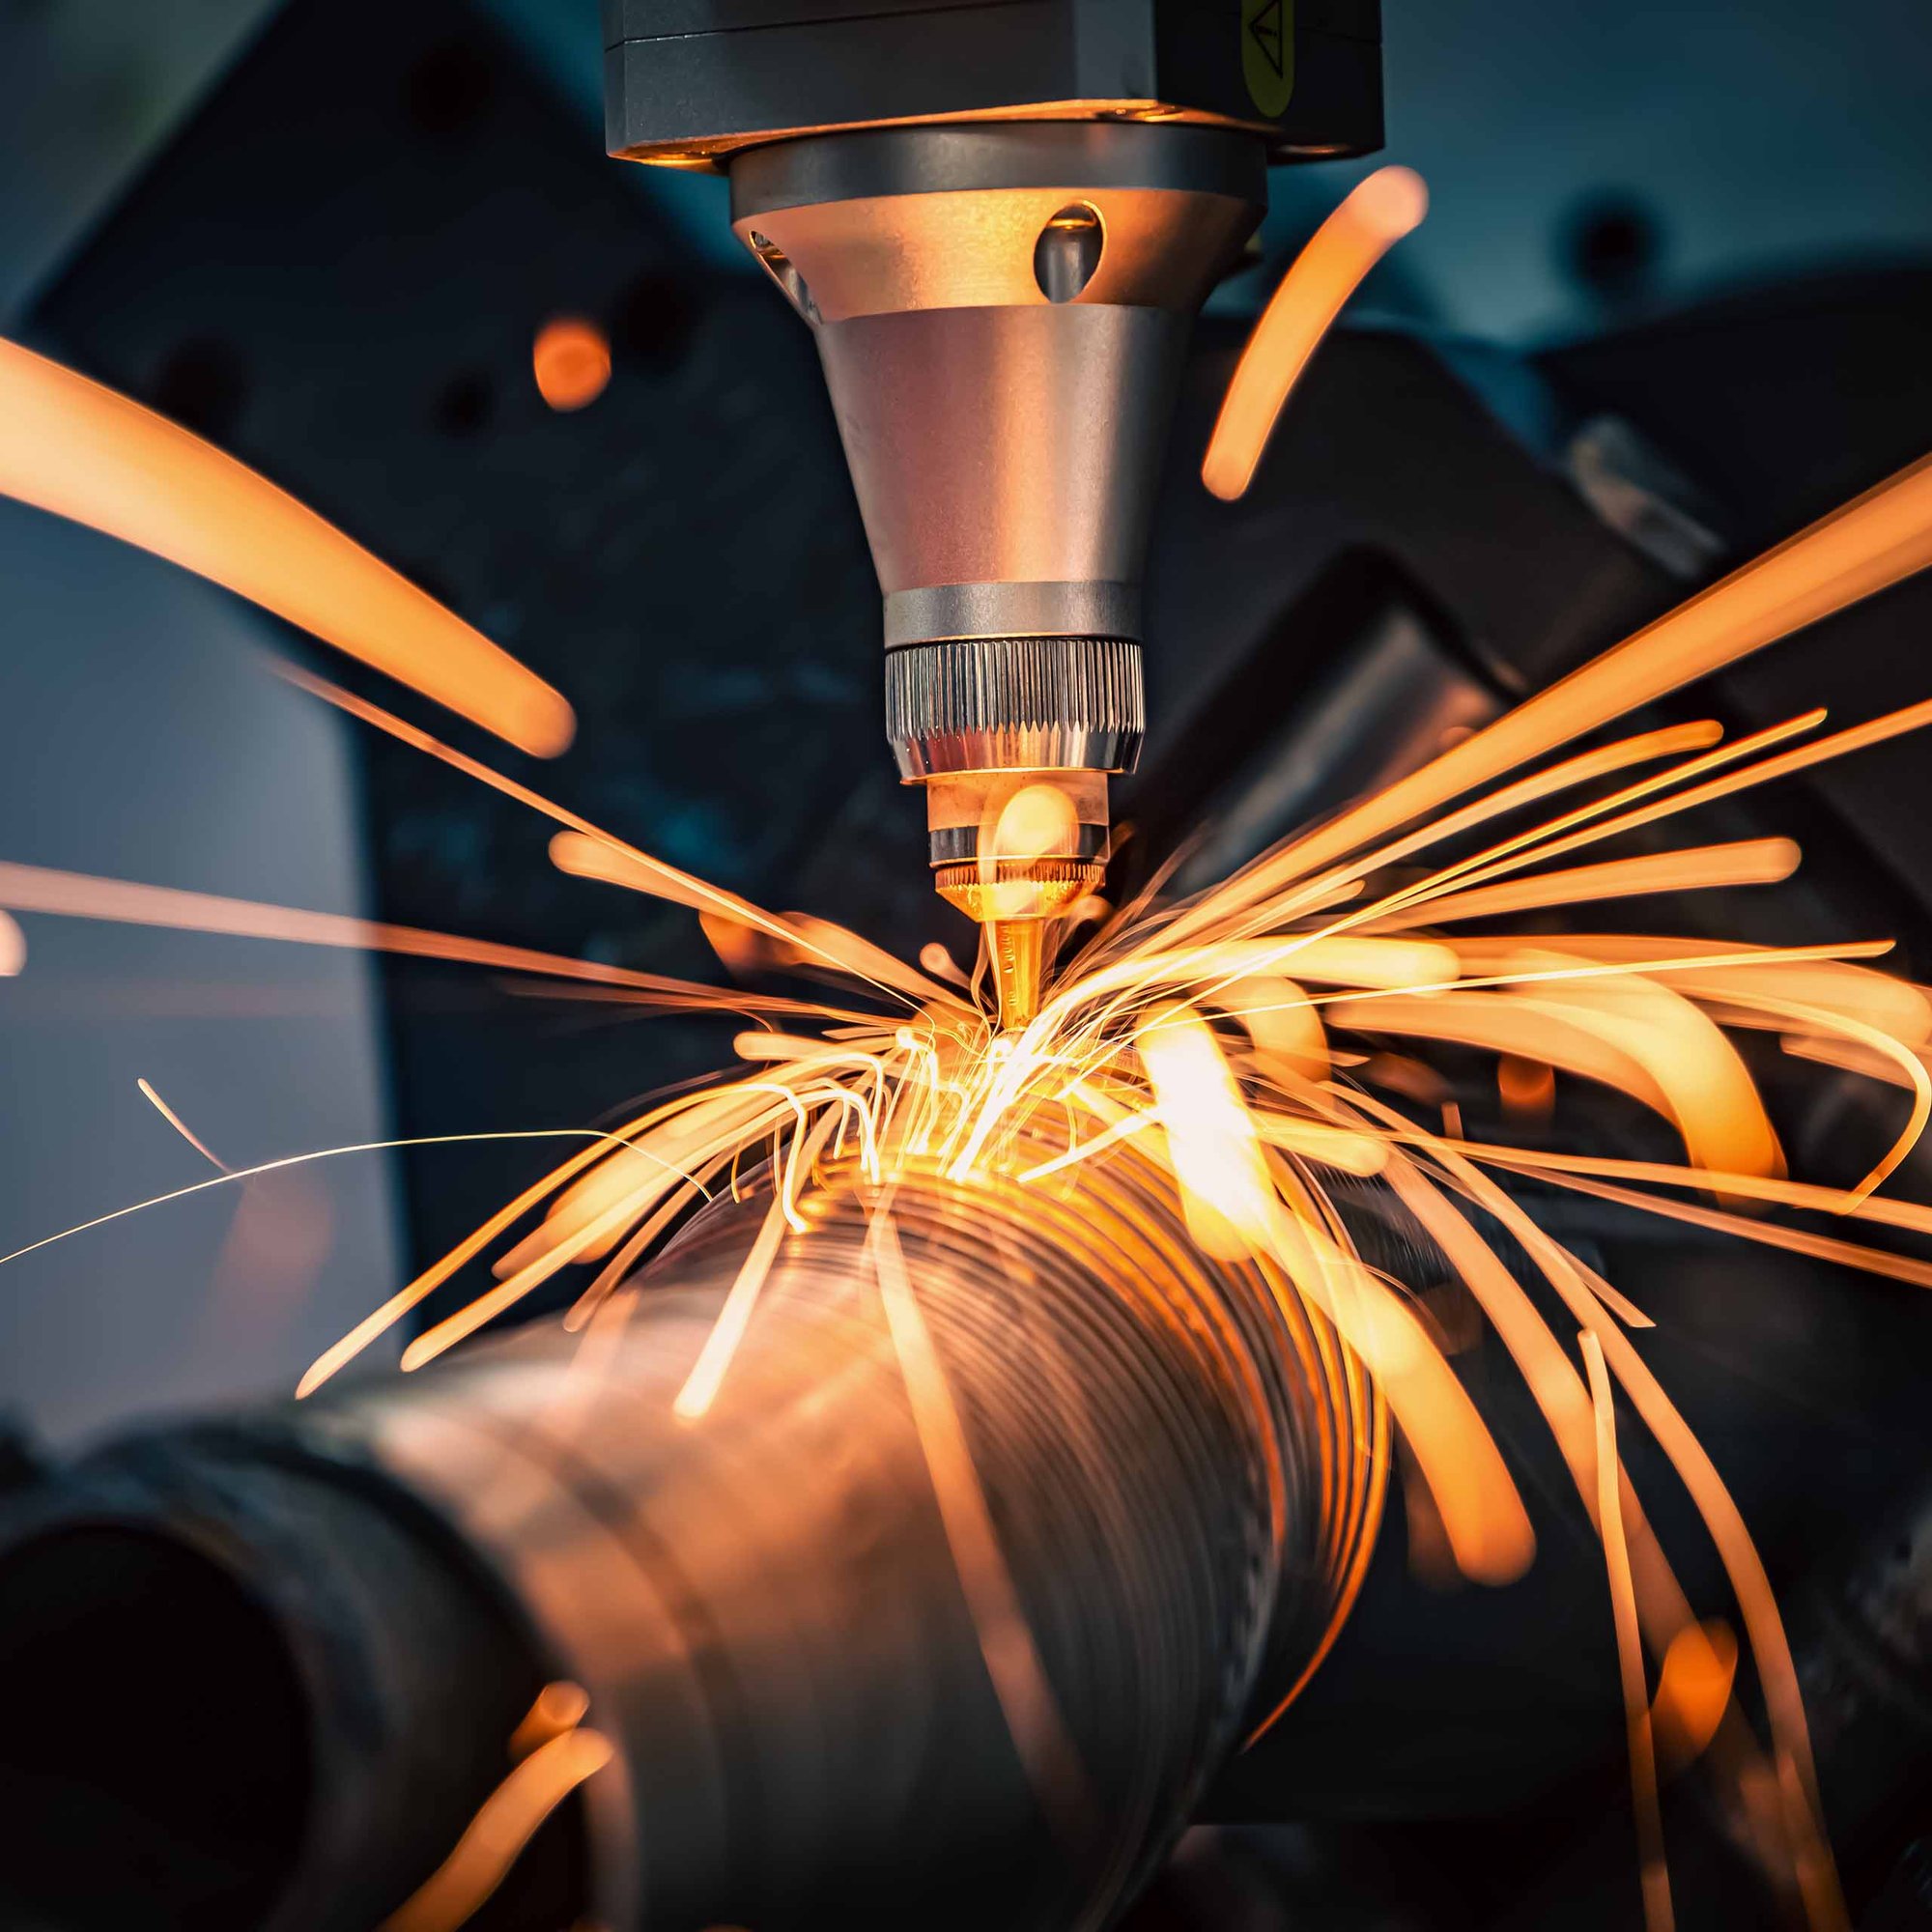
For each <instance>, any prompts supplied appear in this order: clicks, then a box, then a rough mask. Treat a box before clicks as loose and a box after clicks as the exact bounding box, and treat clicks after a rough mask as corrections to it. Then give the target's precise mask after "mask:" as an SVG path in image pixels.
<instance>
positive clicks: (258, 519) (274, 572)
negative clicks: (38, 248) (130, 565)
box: [0, 342, 577, 757]
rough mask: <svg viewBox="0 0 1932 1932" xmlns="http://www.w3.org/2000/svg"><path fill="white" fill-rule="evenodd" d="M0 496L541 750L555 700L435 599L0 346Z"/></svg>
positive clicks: (262, 488) (251, 474)
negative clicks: (176, 573)
mask: <svg viewBox="0 0 1932 1932" xmlns="http://www.w3.org/2000/svg"><path fill="white" fill-rule="evenodd" d="M0 493H4V494H5V495H7V496H9V497H17V498H18V499H19V500H20V501H21V502H23V503H32V504H34V505H35V506H36V507H37V508H39V509H43V510H50V511H52V512H53V513H54V515H56V516H60V517H68V518H71V519H72V520H73V521H74V522H75V523H79V524H85V525H87V526H89V527H90V528H91V529H97V530H102V531H104V532H105V533H106V534H107V535H109V536H114V537H119V538H120V539H121V540H122V541H123V542H125V543H130V544H135V545H137V546H139V548H141V549H142V550H147V551H152V552H153V553H154V554H156V556H162V557H166V558H167V559H168V561H169V562H171V563H178V564H180V565H181V566H182V567H183V568H184V569H186V570H191V571H193V572H195V573H196V574H197V575H198V576H201V577H206V578H209V579H211V580H212V581H213V582H216V583H219V584H222V585H224V586H225V587H226V588H228V589H230V590H233V591H236V592H238V593H239V594H240V595H241V596H243V597H246V598H247V599H248V600H249V601H250V602H251V603H255V604H259V605H261V606H262V607H263V609H264V610H267V611H273V612H274V613H275V615H276V616H278V617H286V618H287V619H288V620H289V622H290V623H292V624H297V625H299V626H300V627H301V629H303V630H304V631H307V632H309V633H311V634H312V635H313V636H315V637H318V638H321V639H324V640H325V641H327V642H328V643H331V644H333V645H334V646H335V647H336V648H337V649H338V650H340V651H344V652H346V653H347V654H348V655H349V656H351V657H354V658H359V659H360V660H361V661H362V662H363V663H364V664H366V665H371V666H373V667H374V668H376V669H377V670H380V671H382V672H384V674H385V675H386V676H389V677H393V678H396V679H397V680H399V681H400V682H401V683H404V684H407V685H409V686H411V687H412V689H414V690H416V691H419V692H421V693H422V694H423V696H426V697H430V698H433V699H434V700H435V701H436V702H437V703H439V704H440V705H443V706H444V707H445V708H447V709H448V710H451V711H454V712H455V713H456V714H457V715H458V716H459V717H463V718H468V719H469V720H470V721H471V722H472V723H473V724H477V725H482V726H484V728H485V729H486V730H490V731H494V732H495V733H496V734H497V736H498V737H499V738H503V739H506V740H507V741H508V742H509V743H510V744H512V745H515V746H516V747H517V748H518V749H519V750H521V751H525V752H531V753H536V754H537V755H539V756H542V757H554V755H555V754H556V753H559V752H561V751H562V750H563V749H564V748H565V747H566V746H567V745H568V744H569V743H570V741H571V738H572V736H573V735H574V733H575V731H576V728H577V721H576V719H575V718H574V717H573V715H572V713H571V709H570V706H569V704H568V703H567V702H565V700H564V698H563V697H562V696H561V695H560V694H559V693H557V692H555V691H554V690H552V689H551V687H550V686H549V685H548V684H546V683H545V682H544V681H543V679H542V678H540V677H538V676H537V675H536V673H535V672H534V671H531V670H527V669H526V668H524V666H522V665H521V664H519V663H518V662H517V660H516V659H515V658H513V657H511V656H510V655H509V653H508V652H507V651H504V650H501V649H499V648H498V647H497V645H496V644H493V643H492V642H491V641H490V639H488V638H486V637H484V636H483V635H482V633H481V632H479V631H475V630H472V629H471V628H470V627H469V625H468V624H466V623H465V622H464V621H463V620H462V619H461V618H460V617H458V616H457V615H456V614H455V613H454V612H453V611H447V610H445V609H444V608H443V607H442V606H441V605H440V604H439V603H438V602H437V601H436V599H435V598H433V597H431V596H429V595H428V594H427V593H426V592H424V591H421V590H418V589H417V588H416V586H415V585H414V584H413V583H412V582H409V580H408V579H407V578H404V577H399V576H398V575H397V574H396V573H395V572H394V571H393V570H391V569H390V568H389V567H388V565H387V564H384V563H379V562H378V561H377V560H376V558H374V557H373V556H371V555H370V554H369V553H368V552H367V551H366V550H364V549H363V548H362V547H361V545H359V544H357V543H354V542H352V541H351V540H350V539H349V538H348V537H346V536H344V535H343V533H342V532H341V531H340V530H338V529H336V528H335V527H334V526H333V525H330V524H327V523H325V522H324V521H323V519H322V518H320V517H319V516H317V515H316V514H315V512H314V511H313V510H309V509H305V508H304V507H303V506H302V505H301V504H300V503H298V502H297V501H296V499H295V498H294V497H291V496H289V495H288V494H287V492H285V491H282V490H278V489H277V488H276V487H275V486H274V485H273V484H272V483H270V481H269V480H268V478H267V477H265V476H260V475H257V474H256V472H255V471H254V470H252V469H247V468H246V467H245V466H244V465H242V464H240V463H238V462H236V461H235V459H234V458H233V457H232V456H224V455H223V454H222V453H221V451H220V450H218V449H216V448H215V447H214V446H213V444H212V443H207V442H204V441H203V440H201V438H200V437H198V436H194V435H192V434H191V433H190V432H189V431H187V430H185V429H183V428H182V427H181V426H180V425H179V424H177V423H171V422H169V421H168V420H167V419H166V417H164V416H158V415H156V413H155V412H153V411H152V410H147V409H143V408H142V407H141V405H140V404H139V403H137V402H135V401H133V400H132V399H131V398H130V397H128V396H124V395H120V394H118V393H117V392H116V391H115V390H113V389H109V388H106V387H104V386H103V385H102V384H99V383H93V382H90V381H88V379H87V378H86V377H85V376H81V375H78V374H76V373H75V372H74V371H73V370H71V369H68V368H64V367H62V365H61V364H60V363H58V362H52V361H49V360H48V359H47V358H46V357H45V356H44V355H35V354H34V353H33V351H32V350H29V349H22V348H21V347H20V345H19V344H18V343H16V342H0Z"/></svg>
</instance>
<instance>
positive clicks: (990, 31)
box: [606, 0, 1381, 1025]
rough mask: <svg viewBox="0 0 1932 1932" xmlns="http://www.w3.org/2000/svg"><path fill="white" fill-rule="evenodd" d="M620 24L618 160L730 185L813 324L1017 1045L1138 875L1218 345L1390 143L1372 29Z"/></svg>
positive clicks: (1108, 23) (947, 852)
mask: <svg viewBox="0 0 1932 1932" xmlns="http://www.w3.org/2000/svg"><path fill="white" fill-rule="evenodd" d="M815 11H816V10H814V9H812V8H810V7H807V6H804V5H799V4H791V5H786V4H777V5H774V4H768V0H728V3H727V0H712V4H705V5H689V6H671V7H668V8H667V7H664V6H651V7H643V6H639V5H637V4H633V0H612V4H611V5H610V6H609V7H608V8H607V10H606V30H607V31H606V40H607V44H608V54H607V60H608V70H607V73H608V82H609V95H608V101H609V134H610V142H611V150H612V152H613V153H616V154H619V155H622V156H627V157H630V158H633V159H637V160H641V161H649V162H655V163H659V164H665V165H675V166H682V167H715V168H719V169H723V170H724V171H725V172H727V173H728V174H729V176H730V180H731V218H732V226H733V229H734V231H735V232H736V234H737V235H738V237H739V239H740V240H741V241H743V242H744V244H745V245H746V247H747V248H749V249H750V250H751V251H752V253H753V255H755V256H756V257H757V259H758V260H759V262H761V263H762V264H763V266H764V268H765V270H767V272H768V273H769V274H770V275H771V277H772V279H773V281H774V282H775V283H776V284H777V285H778V287H779V288H780V289H781V292H782V293H783V295H784V297H785V298H786V300H787V301H789V302H790V303H791V305H792V307H793V308H794V309H795V310H796V311H797V312H798V314H799V315H800V317H801V318H802V319H803V320H804V321H805V322H806V323H807V324H808V325H809V326H810V327H811V329H812V330H813V332H814V335H815V337H816V340H817V344H818V350H819V356H820V360H821V363H822V365H823V367H824V370H825V375H826V380H827V383H828V384H829V386H830V389H831V394H832V400H833V405H834V408H835V410H836V412H837V414H838V426H839V432H840V435H841V438H842V440H843V442H844V448H845V455H846V460H847V463H848V465H849V467H850V469H851V473H852V479H853V483H854V486H855V488H856V490H857V493H858V497H859V503H860V507H861V510H862V512H863V514H864V517H865V521H866V529H867V537H868V539H869V541H870V544H871V550H872V556H873V561H874V563H875V564H876V566H877V569H878V574H879V582H880V587H881V589H882V591H883V593H884V598H885V646H886V677H885V686H886V721H887V733H888V736H889V738H890V740H891V742H892V746H893V752H894V755H895V759H896V760H897V764H898V770H899V774H900V776H901V778H902V779H903V780H904V781H906V782H907V783H910V784H918V785H922V786H923V787H924V789H925V793H926V801H927V826H928V833H929V853H930V861H931V865H932V867H933V872H934V879H935V883H936V885H937V886H938V889H939V891H940V892H941V893H942V894H943V895H945V896H946V897H947V898H948V899H949V900H950V901H951V902H952V903H953V904H955V905H957V906H958V907H959V908H960V909H961V910H962V911H964V912H966V913H967V914H968V915H969V916H971V917H972V918H973V919H975V920H976V921H977V922H979V923H980V924H982V925H984V926H985V927H986V928H987V936H988V948H989V952H990V954H991V957H992V961H993V965H994V968H995V977H996V980H997V982H998V986H999V992H1000V1008H1001V1017H1002V1020H1003V1022H1004V1023H1006V1024H1008V1025H1016V1024H1022V1023H1024V1021H1025V1020H1027V1019H1028V1018H1030V1017H1031V1015H1032V1012H1033V1010H1034V1009H1035V1007H1036V1006H1037V1001H1038V992H1039V982H1040V979H1041V975H1042V972H1043V968H1044V963H1045V954H1046V946H1047V938H1046V929H1047V924H1048V922H1050V921H1051V920H1053V919H1054V918H1055V917H1057V916H1058V915H1060V914H1062V913H1064V912H1065V911H1066V910H1067V908H1068V907H1069V906H1070V905H1071V904H1073V903H1074V902H1076V901H1077V900H1078V899H1079V898H1081V897H1082V896H1083V895H1086V894H1087V893H1088V892H1090V891H1091V890H1092V889H1093V888H1094V886H1095V885H1096V884H1097V883H1098V881H1099V878H1100V874H1101V870H1102V868H1103V867H1104V866H1105V864H1106V860H1107V846H1108V825H1109V801H1108V786H1107V781H1108V778H1109V777H1110V776H1111V775H1113V774H1116V773H1120V772H1126V771H1131V770H1132V769H1133V765H1134V761H1135V758H1136V757H1137V755H1138V753H1139V749H1140V743H1141V738H1142V735H1143V732H1144V730H1145V726H1146V700H1145V696H1144V687H1143V680H1142V667H1141V646H1142V633H1143V625H1142V611H1141V578H1142V574H1143V564H1144V556H1145V552H1146V546H1147V536H1148V526H1149V520H1150V517H1151V508H1152V500H1153V494H1154V489H1155V485H1156V482H1157V479H1158V476H1159V473H1160V468H1161V463H1162V458H1163V454H1164V451H1165V447H1166V442H1167V435H1168V429H1169V424H1170V420H1171V417H1172V414H1173V408H1174V399H1175V396H1176V393H1177V390H1178V387H1179V378H1180V370H1181V366H1182V362H1183V359H1184V356H1185V353H1186V344H1187V336H1188V331H1189V328H1190V326H1191V324H1192V321H1193V318H1194V316H1195V314H1196V313H1197V312H1198V310H1199V309H1200V306H1201V304H1202V302H1203V301H1204V300H1205V299H1206V298H1207V296H1208V293H1209V292H1210V290H1211V289H1212V288H1213V286H1214V284H1215V282H1216V281H1217V280H1218V279H1219V278H1220V277H1221V276H1222V275H1224V274H1225V273H1226V272H1227V271H1228V270H1229V269H1230V268H1231V267H1233V266H1234V265H1235V264H1236V263H1237V262H1238V261H1239V259H1240V258H1241V251H1242V248H1243V246H1244V244H1245V243H1246V241H1247V240H1248V238H1249V237H1250V236H1251V235H1252V234H1253V232H1254V230H1255V227H1256V225H1257V224H1258V223H1259V221H1260V219H1261V217H1262V214H1263V213H1264V212H1265V208H1266V201H1267V187H1266V181H1267V176H1266V169H1267V164H1268V162H1269V160H1270V159H1277V158H1293V157H1296V156H1318V155H1340V154H1358V153H1361V152H1363V151H1364V150H1365V149H1368V148H1372V147H1374V146H1376V145H1377V144H1378V141H1379V139H1380V132H1381V117H1380V88H1379V43H1378V11H1377V8H1376V7H1375V6H1374V5H1373V4H1370V5H1367V6H1360V5H1328V6H1304V7H1303V8H1302V9H1300V10H1298V11H1297V10H1296V9H1295V8H1293V6H1289V5H1286V4H1283V0H1265V4H1258V3H1257V0H1240V4H1236V0H1229V4H1227V5H1226V6H1204V5H1199V4H1194V5H1186V4H1177V0H1106V3H1105V4H1104V5H1100V4H1094V0H1015V3H1014V4H1002V5H996V6H983V7H967V8H963V9H961V8H946V9H943V10H942V9H937V8H934V7H933V6H931V5H929V4H925V0H906V4H900V5H874V6H868V7H866V8H864V9H862V10H861V11H860V12H859V14H857V15H856V16H854V17H850V18H845V19H840V20H831V21H828V20H824V19H814V18H812V17H810V15H811V14H813V13H814V12H815Z"/></svg>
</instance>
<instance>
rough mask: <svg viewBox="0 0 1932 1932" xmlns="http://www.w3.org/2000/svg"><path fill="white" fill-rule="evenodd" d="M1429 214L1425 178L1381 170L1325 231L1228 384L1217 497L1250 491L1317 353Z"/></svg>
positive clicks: (1216, 452)
mask: <svg viewBox="0 0 1932 1932" xmlns="http://www.w3.org/2000/svg"><path fill="white" fill-rule="evenodd" d="M1428 212H1429V190H1428V189H1427V188H1426V187H1425V186H1424V185H1423V184H1422V177H1421V176H1420V175H1418V174H1416V173H1415V172H1414V171H1413V170H1412V169H1409V168H1378V169H1377V170H1376V172H1375V173H1374V174H1372V175H1371V176H1369V178H1368V179H1367V180H1366V181H1364V182H1361V183H1360V184H1358V185H1356V187H1355V188H1354V189H1353V190H1352V191H1351V192H1350V194H1349V196H1348V198H1347V199H1346V200H1345V201H1344V202H1343V203H1342V205H1341V206H1340V207H1339V208H1338V209H1336V211H1335V212H1334V213H1332V214H1331V215H1329V217H1328V218H1327V220H1326V221H1324V222H1323V223H1322V224H1321V227H1320V228H1318V229H1317V230H1316V231H1315V234H1314V236H1313V237H1312V238H1311V239H1310V241H1309V242H1308V245H1307V246H1306V247H1305V248H1303V249H1302V251H1301V253H1300V254H1299V255H1298V256H1296V257H1295V260H1294V263H1293V267H1292V268H1290V270H1289V271H1288V273H1287V274H1286V275H1284V276H1283V277H1282V282H1281V286H1280V288H1278V289H1277V290H1276V291H1275V293H1274V297H1273V299H1272V300H1270V301H1269V303H1268V305H1267V307H1266V309H1265V310H1264V312H1263V315H1262V319H1261V321H1260V322H1259V323H1257V324H1256V325H1255V332H1254V334H1253V335H1252V336H1251V337H1250V338H1249V341H1248V346H1247V348H1246V349H1245V350H1243V351H1242V353H1241V360H1240V362H1239V364H1238V365H1237V367H1236V370H1235V377H1234V381H1233V382H1232V383H1230V384H1229V385H1228V394H1227V399H1226V400H1225V401H1224V402H1223V403H1222V405H1221V414H1220V417H1219V419H1218V420H1217V421H1216V422H1215V424H1214V435H1213V438H1212V440H1210V441H1209V443H1208V456H1207V460H1206V462H1205V463H1204V464H1203V465H1202V469H1201V480H1202V481H1203V482H1204V483H1206V484H1207V486H1208V489H1209V490H1211V491H1212V492H1213V493H1214V495H1215V496H1217V497H1222V498H1224V499H1225V500H1227V501H1229V502H1233V501H1234V499H1235V498H1236V497H1241V496H1244V495H1245V494H1246V493H1247V488H1248V485H1249V484H1250V483H1252V482H1253V481H1254V478H1255V471H1256V469H1259V468H1260V466H1261V460H1262V453H1263V452H1264V450H1265V449H1266V448H1267V440H1268V438H1269V436H1270V435H1271V434H1272V433H1273V430H1274V426H1275V423H1276V421H1277V419H1278V418H1279V417H1280V415H1281V412H1282V409H1283V407H1284V406H1285V405H1286V404H1287V402H1288V398H1289V392H1290V391H1291V390H1292V389H1293V387H1294V385H1295V384H1296V382H1297V381H1299V380H1300V376H1301V372H1302V370H1303V369H1305V368H1306V367H1307V366H1308V358H1309V357H1310V356H1311V355H1314V354H1315V351H1316V350H1317V348H1319V347H1320V345H1321V338H1322V337H1323V336H1324V335H1326V334H1327V333H1328V330H1329V328H1330V327H1332V326H1333V324H1334V321H1335V318H1336V317H1337V316H1338V315H1340V314H1341V313H1342V309H1343V307H1344V305H1345V304H1346V303H1347V301H1348V299H1349V298H1350V296H1351V295H1353V294H1354V293H1355V291H1356V289H1358V288H1359V287H1360V286H1361V284H1362V280H1363V278H1364V277H1365V276H1366V275H1367V274H1368V272H1369V270H1371V269H1373V268H1374V267H1375V266H1376V264H1377V263H1378V262H1379V261H1380V260H1381V258H1382V257H1383V256H1384V255H1385V254H1387V253H1388V251H1389V249H1390V248H1392V247H1393V246H1394V245H1395V244H1396V242H1398V241H1401V240H1402V238H1403V237H1404V236H1405V235H1406V234H1407V233H1408V232H1409V231H1410V230H1411V229H1412V228H1414V227H1415V226H1416V225H1417V224H1418V223H1419V222H1420V221H1421V220H1422V217H1423V216H1424V215H1425V214H1426V213H1428Z"/></svg>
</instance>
